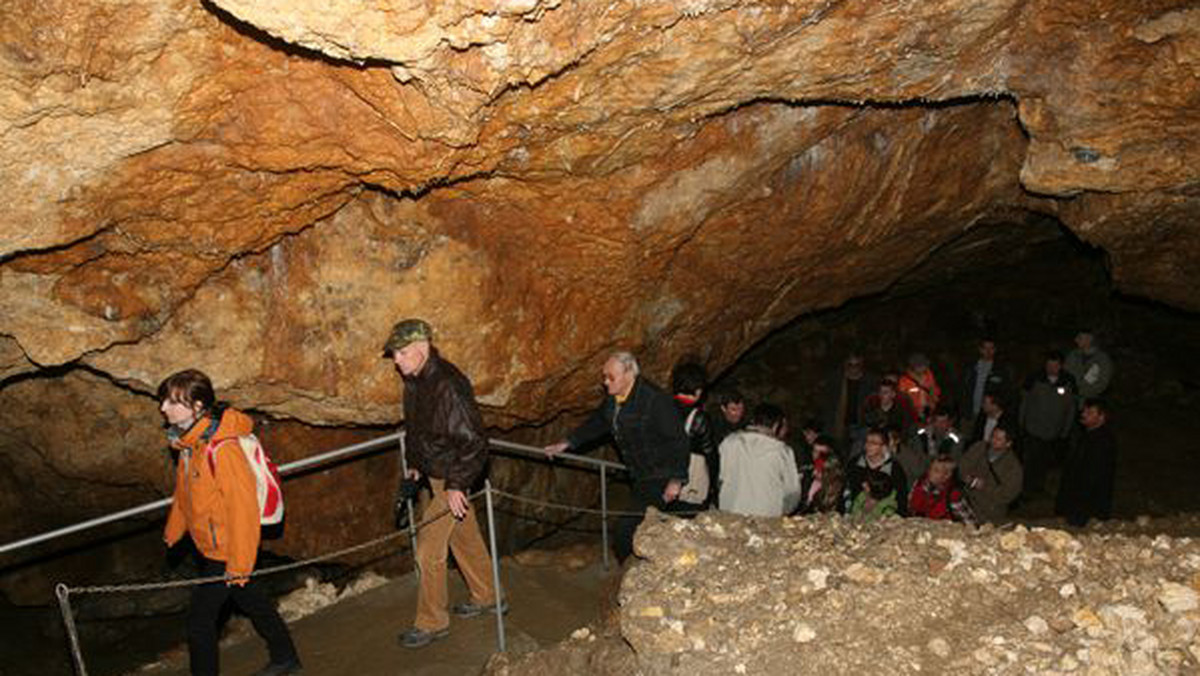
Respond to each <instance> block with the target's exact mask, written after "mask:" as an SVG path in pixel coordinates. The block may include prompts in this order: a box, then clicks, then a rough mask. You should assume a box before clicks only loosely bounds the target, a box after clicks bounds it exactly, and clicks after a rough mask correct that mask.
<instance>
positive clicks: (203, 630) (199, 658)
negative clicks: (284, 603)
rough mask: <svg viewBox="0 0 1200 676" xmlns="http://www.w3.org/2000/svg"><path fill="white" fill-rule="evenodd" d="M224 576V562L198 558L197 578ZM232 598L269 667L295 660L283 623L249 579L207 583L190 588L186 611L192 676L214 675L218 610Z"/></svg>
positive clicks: (216, 663)
mask: <svg viewBox="0 0 1200 676" xmlns="http://www.w3.org/2000/svg"><path fill="white" fill-rule="evenodd" d="M224 574H225V562H224V561H213V560H212V559H207V558H204V557H201V562H200V575H201V576H202V577H212V576H215V575H224ZM230 599H233V602H234V603H235V604H236V605H237V607H238V608H240V609H241V610H242V612H243V613H245V614H246V616H247V617H249V618H250V622H251V623H252V624H253V625H254V630H255V631H257V632H258V635H259V636H261V637H263V639H265V640H266V642H267V650H268V651H269V652H270V654H271V663H272V664H282V663H286V662H290V661H292V660H295V659H296V647H295V646H294V645H292V636H291V634H289V633H288V628H287V624H285V623H284V621H283V618H281V617H280V616H279V611H277V610H275V604H274V603H272V602H271V600H270V599H268V598H267V597H266V596H265V595H264V594H263V593H262V592H261V591H260V590H259V589H258V587H257V585H256V583H255V581H254V579H253V578H251V579H250V581H249V582H247V583H246V585H245V586H237V585H227V584H225V583H224V582H210V583H208V584H202V585H198V586H195V587H192V604H191V607H190V608H189V609H188V618H187V627H188V656H189V658H190V660H191V667H192V676H217V674H218V673H220V659H219V655H218V653H217V640H218V638H219V636H220V626H219V625H220V620H221V609H222V608H224V607H225V603H226V602H227V601H229V600H230Z"/></svg>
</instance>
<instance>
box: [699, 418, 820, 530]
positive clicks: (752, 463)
mask: <svg viewBox="0 0 1200 676" xmlns="http://www.w3.org/2000/svg"><path fill="white" fill-rule="evenodd" d="M786 435H787V419H786V418H785V417H784V415H783V411H782V410H780V409H779V407H777V406H773V405H771V404H759V405H758V406H757V407H756V408H755V409H754V412H753V413H752V414H751V416H750V425H749V426H747V427H746V429H743V430H740V431H738V432H734V433H733V434H730V435H729V436H728V437H726V438H725V440H724V441H722V442H721V447H720V449H719V453H720V455H721V494H720V495H721V497H720V502H719V504H720V506H721V509H723V510H725V511H728V512H734V513H736V514H744V515H747V516H783V515H785V514H790V513H792V511H793V510H795V509H796V506H797V505H798V504H799V503H800V472H799V470H798V468H797V466H796V454H795V451H793V450H792V447H791V446H788V445H787V444H786V443H784V442H783V441H782V440H783V438H784V437H785V436H786Z"/></svg>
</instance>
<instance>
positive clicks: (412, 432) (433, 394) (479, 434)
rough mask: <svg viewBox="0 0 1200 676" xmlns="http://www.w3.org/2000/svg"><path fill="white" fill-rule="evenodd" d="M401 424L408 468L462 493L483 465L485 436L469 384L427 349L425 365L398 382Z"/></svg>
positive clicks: (439, 357) (485, 455) (461, 375)
mask: <svg viewBox="0 0 1200 676" xmlns="http://www.w3.org/2000/svg"><path fill="white" fill-rule="evenodd" d="M404 424H405V427H406V429H407V430H408V436H407V439H406V442H405V443H406V448H407V452H408V465H409V467H412V468H415V469H418V470H420V471H421V473H422V474H424V475H426V476H430V477H433V478H435V479H445V480H446V488H447V489H448V490H449V489H454V490H460V491H466V490H469V489H470V488H471V486H473V485H474V484H475V481H476V480H477V479H478V478H479V475H480V474H481V473H482V472H483V468H484V465H485V464H486V463H487V448H488V446H487V437H486V436H484V432H483V419H482V418H481V417H480V415H479V408H478V407H477V406H476V405H475V394H474V392H472V390H471V381H470V380H467V377H466V376H464V375H463V374H462V371H459V370H458V368H457V367H455V366H454V364H451V363H450V362H448V361H446V360H445V359H442V358H441V356H440V355H439V354H438V352H437V350H436V349H433V348H430V352H429V360H428V361H426V362H425V366H424V367H422V368H421V370H420V371H419V372H418V373H417V374H416V375H414V376H412V377H405V378H404Z"/></svg>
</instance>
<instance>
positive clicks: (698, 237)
mask: <svg viewBox="0 0 1200 676" xmlns="http://www.w3.org/2000/svg"><path fill="white" fill-rule="evenodd" d="M1190 5H1191V3H1189V2H1186V1H1185V0H1152V1H1150V2H1139V3H1128V2H1118V1H1117V0H1106V1H1105V2H1101V3H1095V2H1088V3H1085V2H1079V1H1077V0H1075V1H1070V2H1060V1H1054V2H1052V1H1050V0H1033V1H1028V2H1018V1H1016V0H986V1H984V2H966V1H965V0H934V1H929V0H902V1H900V2H883V1H877V2H866V3H843V2H837V1H836V0H789V1H787V2H760V1H757V0H686V1H684V2H679V1H677V0H648V1H645V0H639V1H634V0H617V1H615V2H605V3H596V2H590V1H587V0H506V1H505V2H500V3H496V2H482V1H481V0H469V1H463V2H453V3H449V2H438V1H435V0H421V1H418V0H380V1H379V2H373V3H370V4H369V6H364V5H363V4H362V3H357V2H348V1H345V0H340V1H339V2H335V3H332V4H331V3H328V2H311V1H308V0H301V1H297V2H292V1H289V2H282V1H280V0H273V1H271V2H246V1H244V0H215V1H214V2H207V3H201V2H195V1H194V0H165V1H159V0H106V1H104V2H100V1H98V0H84V1H83V2H65V1H64V0H50V1H49V2H43V1H40V0H39V1H37V2H34V1H33V0H10V1H9V2H6V3H5V4H4V6H3V7H2V8H0V35H2V36H3V44H4V49H2V50H0V76H2V80H3V83H4V84H3V85H0V182H2V183H3V185H4V186H5V188H6V195H7V198H8V199H7V201H6V204H7V205H8V208H7V209H5V210H3V212H0V318H2V320H0V379H3V380H0V387H4V388H7V389H11V388H13V387H16V385H14V384H12V383H18V384H24V383H26V382H29V381H26V380H25V379H26V378H29V377H32V376H34V375H35V374H38V375H39V376H45V377H50V378H57V377H59V375H60V374H61V373H64V372H66V370H69V369H70V368H83V369H85V370H86V372H87V373H88V374H90V375H88V376H86V377H85V380H88V382H89V385H88V389H89V390H90V391H91V392H92V393H93V395H92V396H94V397H97V398H98V399H97V400H99V399H108V400H110V401H112V402H117V401H125V400H127V399H129V398H130V397H136V396H139V395H144V394H147V393H149V392H151V391H152V390H153V388H154V386H155V384H156V383H157V382H158V381H159V380H160V379H161V378H162V377H163V376H165V375H167V374H168V373H169V372H171V371H172V370H175V369H178V368H182V367H184V366H202V367H203V368H205V369H206V370H208V371H209V372H210V373H211V375H212V376H213V377H214V379H215V380H216V384H217V386H218V388H219V389H220V390H221V391H222V392H223V393H224V394H225V395H227V396H228V398H229V399H230V400H231V401H232V402H233V403H234V404H235V405H239V406H242V407H245V408H251V409H254V410H256V411H259V412H262V413H266V414H269V415H271V416H273V417H277V418H294V419H298V420H301V421H304V422H306V423H311V424H315V425H356V424H391V423H394V422H396V420H397V419H398V417H399V413H398V407H397V405H396V404H397V403H398V397H399V394H398V387H397V383H396V378H395V375H394V373H393V370H392V369H391V367H390V365H389V364H388V363H387V362H386V361H385V360H382V359H380V357H379V346H380V343H381V340H382V338H383V336H384V335H385V334H386V331H387V328H388V326H389V325H390V324H391V323H392V322H393V321H395V320H396V319H398V318H400V317H402V316H405V315H414V314H418V315H422V316H424V317H426V318H428V319H430V320H431V321H432V322H433V323H434V325H435V326H436V327H437V329H438V335H439V338H438V342H439V344H440V345H441V347H442V348H443V349H444V351H445V352H446V353H447V354H448V355H449V356H450V357H451V358H452V359H454V360H455V361H456V362H458V363H459V364H460V365H462V366H464V367H465V369H466V370H467V371H468V372H469V373H470V374H471V375H472V377H473V379H474V380H475V384H476V389H477V393H478V395H479V398H480V401H481V402H483V403H484V404H485V405H486V407H487V409H488V410H487V414H488V416H489V421H490V422H492V423H493V424H496V425H498V426H502V427H503V426H513V425H516V424H519V423H523V422H536V423H544V422H546V421H547V420H551V419H554V418H555V417H556V416H558V415H559V414H561V413H564V412H566V413H573V412H578V411H579V410H581V409H582V408H583V407H585V406H587V405H590V403H591V401H590V400H591V397H592V396H593V392H594V383H595V380H596V376H595V372H596V369H597V368H598V366H599V360H600V359H601V357H602V355H603V354H604V353H605V352H606V351H608V350H610V349H612V348H614V347H617V346H622V347H629V348H633V349H634V350H636V351H637V352H639V354H640V355H641V356H642V357H643V358H644V361H645V363H646V365H647V367H648V371H649V372H650V373H651V374H654V375H660V374H662V373H664V372H665V370H666V368H667V367H668V366H669V365H670V363H672V362H673V361H674V360H675V358H677V357H678V356H679V355H681V354H684V353H692V354H697V355H700V357H701V358H702V359H703V360H705V361H706V362H707V363H708V365H709V366H710V368H712V369H713V370H717V369H719V368H722V367H724V366H726V365H728V364H729V363H731V362H732V361H733V360H734V359H735V358H736V357H737V356H738V355H739V354H741V353H742V352H743V351H744V350H745V349H746V347H747V346H749V345H751V344H753V343H754V342H755V341H756V340H758V339H760V338H761V337H762V336H764V335H766V334H767V333H768V332H770V331H771V330H772V329H774V328H776V327H778V326H780V325H781V324H783V323H785V322H787V321H790V320H791V319H793V318H795V317H797V316H799V315H801V314H803V313H806V312H809V311H812V310H816V309H820V308H826V307H831V306H835V305H837V304H839V303H841V302H843V301H844V300H846V299H848V298H851V297H855V296H859V295H862V294H867V293H872V292H875V291H878V290H880V289H883V288H886V287H887V286H888V285H889V284H891V283H892V282H894V281H895V280H896V279H897V278H899V277H900V276H901V275H902V274H903V273H904V272H905V271H906V270H909V269H911V268H912V267H913V266H914V265H917V264H918V263H919V262H920V261H921V260H922V259H923V258H924V257H925V256H926V255H927V254H928V253H929V252H930V251H931V250H932V249H933V248H934V247H936V246H937V245H939V244H940V243H943V242H945V241H947V240H949V239H950V238H952V237H954V236H955V235H958V234H960V233H962V232H963V231H964V230H966V229H970V228H984V227H987V228H1003V227H1008V226H1010V225H1011V224H1013V223H1021V222H1023V221H1025V220H1027V219H1031V218H1037V219H1042V218H1046V217H1053V218H1058V219H1060V220H1061V221H1062V222H1063V223H1064V224H1065V225H1066V226H1067V227H1069V228H1070V229H1071V230H1073V231H1074V232H1075V233H1076V234H1078V235H1079V236H1080V237H1081V238H1083V239H1084V240H1086V241H1088V242H1091V243H1093V244H1095V245H1098V246H1101V247H1103V248H1104V249H1105V250H1106V251H1107V252H1108V253H1109V255H1110V260H1111V263H1112V271H1113V275H1114V278H1115V281H1116V283H1117V284H1118V286H1119V288H1120V289H1121V290H1123V291H1125V292H1128V293H1132V294H1141V295H1145V296H1148V297H1151V298H1154V299H1157V300H1161V301H1163V302H1166V303H1169V304H1171V305H1173V306H1176V307H1179V308H1183V309H1185V310H1192V311H1195V310H1200V292H1198V291H1197V289H1196V286H1195V285H1194V284H1193V283H1192V275H1191V270H1192V268H1194V266H1195V261H1196V260H1200V231H1198V230H1197V228H1196V227H1195V222H1196V214H1197V213H1198V212H1200V189H1198V187H1197V186H1198V178H1200V177H1198V174H1197V172H1198V171H1200V169H1198V167H1200V161H1198V160H1200V148H1198V143H1200V141H1197V139H1198V138H1200V136H1197V134H1196V133H1195V132H1196V130H1197V127H1198V122H1200V120H1198V116H1200V105H1198V104H1200V85H1198V84H1197V82H1198V80H1197V77H1196V75H1197V69H1198V67H1200V66H1198V64H1200V14H1198V13H1197V11H1196V10H1195V9H1194V8H1192V7H1191V6H1190ZM59 369H63V370H59ZM93 376H94V378H93ZM77 385H78V383H71V384H69V385H68V389H70V388H74V387H76V386H77ZM29 387H33V386H32V385H30V386H29ZM49 389H53V388H52V387H50V388H49ZM131 393H137V394H131ZM147 402H148V399H146V400H145V401H143V402H142V403H140V404H138V405H137V406H138V407H140V408H147ZM122 405H124V404H122ZM82 410H85V411H86V410H87V409H86V408H85V409H82ZM147 410H149V415H148V417H142V416H141V415H140V413H139V415H138V416H136V420H131V421H130V425H131V430H132V429H133V428H134V427H136V428H137V429H136V430H134V431H131V433H130V434H131V435H132V436H134V437H138V438H142V437H147V438H149V437H153V436H155V435H156V434H157V430H156V424H155V421H154V415H153V412H152V410H150V409H147ZM78 424H79V425H81V426H84V427H80V428H79V430H76V431H75V432H71V433H70V434H71V435H74V436H76V437H78V436H80V435H81V434H82V432H81V431H80V430H83V429H86V427H85V426H86V424H87V423H86V422H85V421H83V420H80V421H79V422H78ZM37 434H41V433H39V432H34V431H28V433H26V432H21V433H20V434H16V435H14V434H9V435H7V436H6V437H5V439H4V441H3V442H2V443H0V455H3V456H4V457H5V458H9V457H15V456H18V455H20V454H21V453H22V452H23V450H22V449H25V448H28V447H29V446H30V445H31V443H32V442H31V439H33V438H34V437H35V436H37ZM95 444H96V445H95V446H94V452H95V454H96V456H97V458H103V459H102V460H96V461H95V463H94V466H93V467H92V469H94V470H95V474H94V475H92V474H90V475H89V476H92V478H94V479H96V480H98V481H100V480H102V477H101V476H99V474H100V473H102V472H103V471H104V468H106V467H108V466H110V465H112V464H113V463H116V462H118V461H119V460H121V459H122V458H124V457H125V455H124V454H126V453H127V452H129V451H127V450H126V447H127V444H126V443H125V441H120V442H115V441H113V437H102V438H98V439H97V440H96V441H95ZM44 457H45V458H46V459H47V460H46V462H47V467H48V468H49V469H47V470H46V471H48V472H51V473H57V474H59V475H63V476H68V475H70V473H71V472H74V471H75V470H76V469H78V468H80V467H84V466H86V465H87V464H86V463H85V464H84V465H80V464H79V461H78V459H76V458H73V457H69V456H68V453H67V451H66V449H63V448H58V449H56V450H55V451H54V453H51V454H48V455H45V456H44ZM88 471H89V472H91V470H88ZM139 471H143V470H139ZM161 489H162V487H161V486H159V485H157V484H155V483H154V482H153V481H150V480H149V478H146V477H143V479H142V480H140V483H139V484H138V487H137V488H136V490H137V491H142V492H145V491H151V492H153V491H159V490H161ZM30 499H32V496H31V494H24V495H23V497H22V498H19V499H16V501H17V502H27V501H28V500H30Z"/></svg>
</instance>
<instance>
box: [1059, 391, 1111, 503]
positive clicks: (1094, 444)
mask: <svg viewBox="0 0 1200 676" xmlns="http://www.w3.org/2000/svg"><path fill="white" fill-rule="evenodd" d="M1079 422H1080V424H1082V425H1083V431H1082V432H1081V433H1080V434H1079V435H1078V436H1077V437H1076V438H1075V439H1074V441H1075V444H1074V446H1073V448H1072V449H1071V453H1070V454H1069V455H1068V456H1067V463H1066V467H1064V468H1063V478H1062V486H1061V487H1060V488H1059V490H1058V500H1057V504H1056V505H1055V510H1054V511H1055V512H1056V513H1057V514H1059V515H1060V516H1065V517H1067V523H1069V524H1071V525H1072V526H1086V525H1087V522H1088V519H1093V518H1095V519H1107V518H1109V517H1110V516H1112V495H1113V480H1114V478H1115V477H1116V474H1117V439H1116V437H1115V436H1114V435H1113V433H1112V429H1110V428H1109V425H1108V407H1107V405H1106V404H1105V403H1104V402H1103V401H1101V400H1100V399H1095V398H1093V399H1086V400H1084V402H1083V411H1082V412H1081V413H1080V414H1079Z"/></svg>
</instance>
